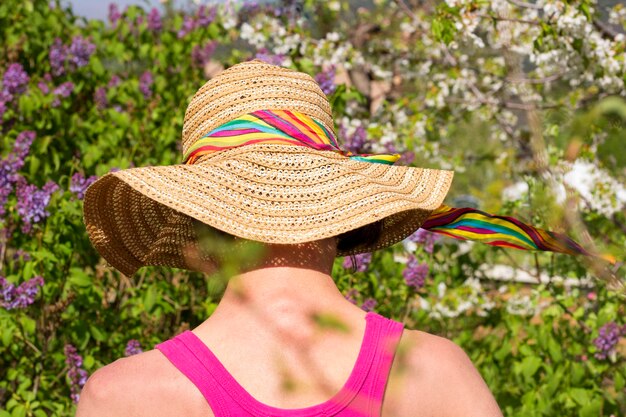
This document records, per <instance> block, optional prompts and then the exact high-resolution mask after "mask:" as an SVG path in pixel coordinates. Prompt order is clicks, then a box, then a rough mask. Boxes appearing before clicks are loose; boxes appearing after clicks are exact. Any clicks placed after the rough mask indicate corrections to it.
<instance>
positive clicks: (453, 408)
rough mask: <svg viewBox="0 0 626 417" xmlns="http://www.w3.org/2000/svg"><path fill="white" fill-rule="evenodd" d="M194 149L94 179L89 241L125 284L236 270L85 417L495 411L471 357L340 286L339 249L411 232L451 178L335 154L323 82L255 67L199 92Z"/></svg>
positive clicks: (88, 399) (237, 69) (115, 368)
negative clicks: (199, 312) (185, 326)
mask: <svg viewBox="0 0 626 417" xmlns="http://www.w3.org/2000/svg"><path fill="white" fill-rule="evenodd" d="M183 153H184V155H183V159H184V164H182V165H173V166H162V167H142V168H132V169H127V170H123V171H118V172H114V173H109V174H107V175H105V176H103V177H102V178H100V179H99V180H98V181H96V182H95V183H94V184H92V186H91V187H90V188H89V189H88V191H87V193H86V196H85V205H84V210H85V222H86V226H87V230H88V233H89V235H90V238H91V240H92V243H93V244H94V246H95V247H96V249H97V250H98V251H99V252H100V253H101V254H102V256H103V257H104V258H105V259H107V261H108V262H109V263H110V264H111V265H113V266H115V267H116V268H117V269H118V270H120V271H121V272H123V273H124V274H126V275H128V276H131V275H133V274H134V273H135V272H136V271H137V269H139V268H140V267H142V266H144V265H166V266H174V267H179V268H185V269H189V270H196V271H204V272H207V273H212V272H215V271H216V270H217V269H218V268H220V267H224V266H226V265H231V262H232V259H233V255H235V259H241V265H239V267H240V270H239V271H238V272H237V273H235V274H234V275H233V276H232V277H230V279H229V280H228V284H227V287H226V290H225V293H224V296H223V298H222V300H221V301H220V303H219V306H218V307H217V309H216V310H215V312H214V313H213V314H212V315H211V316H210V317H209V318H207V319H206V320H205V321H204V322H203V323H202V324H200V325H199V326H197V327H196V328H194V329H192V330H190V331H185V332H183V333H181V334H179V335H176V336H174V337H172V338H171V339H169V340H166V341H164V342H162V343H160V344H158V345H157V346H156V347H155V349H153V350H150V351H147V352H144V353H141V354H138V355H134V356H131V357H128V358H122V359H118V360H117V361H115V362H113V363H112V364H110V365H107V366H105V367H103V368H101V369H99V370H98V371H96V372H95V373H94V374H93V375H92V376H91V377H90V378H89V380H88V381H87V384H86V385H85V387H84V388H83V392H82V393H81V397H80V401H79V404H78V411H77V416H78V417H95V416H118V415H119V416H127V417H131V416H150V417H158V416H177V415H181V416H190V417H192V416H204V417H207V416H213V415H215V416H344V417H348V416H396V417H402V416H461V415H462V416H465V417H467V416H481V417H485V416H501V412H500V410H499V408H498V406H497V404H496V402H495V400H494V398H493V396H492V395H491V393H490V391H489V389H488V388H487V386H486V384H485V382H484V381H483V379H482V378H481V376H480V374H479V373H478V372H477V370H476V369H475V368H474V366H473V365H472V363H471V361H470V360H469V358H468V357H467V355H466V354H465V353H464V352H463V350H462V349H460V348H459V347H458V346H456V345H455V344H454V343H452V342H451V341H449V340H447V339H444V338H441V337H437V336H433V335H430V334H428V333H425V332H421V331H418V330H408V329H404V328H403V327H404V326H403V325H402V323H400V322H397V321H394V320H390V319H388V318H385V317H383V316H380V315H378V314H377V313H373V312H370V313H365V312H364V311H362V310H361V309H359V308H358V307H356V306H354V305H353V304H352V303H350V302H349V301H347V300H346V299H345V297H344V296H343V295H342V294H341V293H340V292H339V290H338V288H337V287H336V285H335V283H334V281H333V278H332V276H331V271H332V265H333V261H334V259H335V257H337V256H347V255H352V254H357V253H364V252H371V251H373V250H377V249H381V248H384V247H388V246H390V245H392V244H393V243H396V242H399V241H400V240H402V239H404V238H406V237H407V236H409V235H410V234H412V233H413V232H414V231H415V230H417V228H419V227H420V226H421V225H422V224H423V223H424V221H425V220H426V219H427V218H428V217H429V215H431V214H432V213H433V212H434V210H435V209H437V208H438V207H440V206H441V203H442V200H443V198H444V197H445V194H446V193H447V191H448V188H449V186H450V182H451V180H452V172H450V171H444V170H434V169H421V168H412V167H404V166H393V165H392V164H393V162H394V161H395V160H397V159H398V157H399V155H397V154H396V155H371V154H359V155H355V154H352V153H350V152H347V151H343V150H341V149H340V148H339V145H338V143H337V140H336V135H335V133H334V124H333V121H332V112H331V109H330V105H329V103H328V101H327V99H326V96H325V95H324V94H323V93H322V91H321V90H320V88H319V86H318V85H317V83H316V82H315V81H314V80H313V79H312V78H311V77H310V76H308V75H307V74H305V73H301V72H297V71H293V70H290V69H286V68H282V67H278V66H274V65H270V64H266V63H264V62H262V61H259V60H252V61H248V62H243V63H240V64H237V65H234V66H232V67H230V68H228V69H227V70H225V71H223V72H222V73H220V74H218V75H217V76H216V77H215V78H213V79H211V80H210V81H209V82H207V83H206V84H205V85H204V86H203V87H202V88H200V90H198V92H197V93H196V95H195V96H194V98H193V99H192V101H191V103H190V105H189V107H188V108H187V112H186V114H185V122H184V127H183ZM216 242H217V243H216ZM250 247H252V248H253V249H255V248H256V249H260V252H258V251H257V256H256V257H251V258H246V257H245V256H244V255H245V254H247V253H249V250H248V249H249V248H250Z"/></svg>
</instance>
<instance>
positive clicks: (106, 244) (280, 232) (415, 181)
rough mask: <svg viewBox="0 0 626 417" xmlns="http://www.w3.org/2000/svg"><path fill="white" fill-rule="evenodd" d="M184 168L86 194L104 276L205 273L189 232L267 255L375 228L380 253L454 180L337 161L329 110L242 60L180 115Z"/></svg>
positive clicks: (307, 86) (370, 245) (116, 180)
mask: <svg viewBox="0 0 626 417" xmlns="http://www.w3.org/2000/svg"><path fill="white" fill-rule="evenodd" d="M182 150H183V159H182V160H183V163H181V164H177V165H168V166H146V167H137V168H130V169H124V170H120V171H115V172H109V173H107V174H105V175H103V176H102V177H100V178H99V179H98V180H97V181H96V182H94V183H93V184H92V185H91V186H90V187H89V188H88V189H87V191H86V193H85V199H84V221H85V225H86V228H87V232H88V234H89V238H90V239H91V242H92V243H93V245H94V246H95V248H96V249H97V250H98V252H99V253H100V254H101V255H102V256H103V257H104V258H105V259H106V261H108V263H109V264H110V265H112V266H113V267H115V268H116V269H118V270H119V271H121V272H122V273H124V274H125V275H128V276H130V275H133V274H134V273H135V272H136V271H137V270H138V269H139V268H141V267H142V266H146V265H161V266H172V267H177V268H183V269H189V270H198V271H200V270H204V271H206V270H207V267H209V266H210V265H207V263H209V264H210V263H212V262H213V259H212V258H211V257H210V256H207V255H204V254H203V251H202V250H200V248H199V247H198V246H199V244H198V236H196V232H197V228H196V227H194V225H195V224H197V222H198V221H199V222H201V223H204V224H206V225H209V226H211V227H213V228H215V229H219V230H221V231H223V232H226V233H228V234H231V235H234V236H237V237H240V238H244V239H249V240H254V241H259V242H265V243H275V244H295V243H302V242H309V241H314V240H320V239H324V238H327V237H331V236H339V240H341V239H342V237H341V235H342V234H345V233H346V232H348V231H351V230H355V229H358V228H362V227H365V226H367V225H369V224H371V223H373V222H380V230H381V233H380V236H379V237H378V239H377V240H375V241H373V242H372V241H369V242H365V241H364V243H363V244H356V245H352V247H351V248H350V249H347V250H342V249H341V246H342V245H341V244H340V245H339V249H338V251H337V256H346V255H352V254H358V253H365V252H371V251H374V250H377V249H381V248H385V247H388V246H390V245H392V244H394V243H396V242H399V241H401V240H403V239H405V238H406V237H407V236H409V235H411V234H412V233H413V232H415V231H416V230H417V229H418V228H419V227H420V225H421V224H422V223H423V222H424V221H425V220H426V218H427V217H428V216H429V215H430V214H431V213H432V212H433V210H435V209H437V208H438V207H440V206H441V204H442V201H443V199H444V197H445V195H446V194H447V192H448V189H449V188H450V184H451V181H452V177H453V171H449V170H438V169H428V168H416V167H409V166H395V165H393V162H395V160H397V159H398V158H399V156H400V155H397V154H393V155H388V154H378V155H376V154H354V153H351V152H349V151H346V150H343V149H341V147H340V145H339V142H338V140H337V135H336V133H335V125H334V122H333V117H332V111H331V106H330V103H329V101H328V99H327V97H326V95H325V94H324V93H323V92H322V90H321V88H320V87H319V85H318V84H317V82H316V81H315V80H314V79H313V78H312V77H311V76H310V75H308V74H306V73H303V72H299V71H295V70H292V69H288V68H284V67H280V66H276V65H271V64H268V63H265V62H263V61H260V60H256V59H255V60H251V61H246V62H242V63H239V64H236V65H233V66H231V67H229V68H227V69H225V70H224V71H222V72H220V73H219V74H218V75H216V76H215V77H214V78H212V79H211V80H209V81H208V82H207V83H206V84H204V85H203V86H202V87H201V88H200V89H199V90H198V91H197V92H196V94H195V95H194V96H193V99H192V100H191V103H190V104H189V106H188V107H187V111H186V112H185V118H184V123H183V132H182Z"/></svg>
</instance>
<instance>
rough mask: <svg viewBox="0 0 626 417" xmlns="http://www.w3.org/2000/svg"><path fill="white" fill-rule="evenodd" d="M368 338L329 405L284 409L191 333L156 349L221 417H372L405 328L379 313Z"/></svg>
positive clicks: (372, 316) (371, 318)
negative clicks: (263, 398)
mask: <svg viewBox="0 0 626 417" xmlns="http://www.w3.org/2000/svg"><path fill="white" fill-rule="evenodd" d="M365 320H366V327H365V334H364V335H363V340H362V343H361V347H360V350H359V354H358V357H357V360H356V363H355V365H354V367H353V369H352V372H351V373H350V376H349V377H348V380H347V381H346V383H345V384H344V386H343V387H342V388H341V389H340V390H339V391H338V392H337V393H336V394H335V395H334V396H333V397H332V398H330V399H329V400H327V401H325V402H323V403H320V404H316V405H313V406H309V407H304V408H298V409H283V408H277V407H272V406H270V405H267V404H264V403H261V402H260V401H258V400H256V399H255V398H254V397H252V396H251V395H250V394H249V393H248V392H247V391H246V390H245V389H244V388H243V387H242V386H241V385H240V384H239V383H238V382H237V381H236V380H235V379H234V378H233V376H232V375H231V374H230V373H229V372H228V370H227V369H226V368H225V367H224V366H223V365H222V363H221V362H220V361H219V359H218V358H217V357H216V356H215V355H214V354H213V352H212V351H211V350H210V349H209V347H208V346H206V345H205V344H204V343H203V342H202V341H201V340H200V339H199V338H198V337H197V336H196V335H195V333H193V332H191V331H189V330H187V331H185V332H183V333H181V334H179V335H178V336H176V337H174V338H172V339H169V340H167V341H165V342H162V343H160V344H158V345H156V346H155V348H156V349H159V350H160V351H161V352H162V353H163V354H164V355H165V356H166V357H167V358H168V359H169V360H170V362H172V364H173V365H174V366H175V367H176V368H178V369H179V370H180V371H181V372H182V373H183V374H184V375H186V376H187V377H188V378H189V380H191V382H193V384H194V385H196V387H198V389H199V390H200V392H201V393H202V394H203V395H204V397H205V398H206V400H207V402H208V403H209V406H210V407H211V409H212V410H213V413H214V414H215V416H216V417H223V416H273V417H287V416H298V417H314V416H340V417H365V416H367V417H369V416H379V415H380V410H381V407H382V400H383V397H384V392H385V388H386V384H387V379H388V377H389V371H390V369H391V364H392V362H393V358H394V355H395V351H396V347H397V344H398V342H399V340H400V337H401V336H402V331H403V328H404V325H403V324H402V323H400V322H396V321H393V320H390V319H387V318H385V317H383V316H381V315H379V314H377V313H375V312H368V313H367V314H366V316H365Z"/></svg>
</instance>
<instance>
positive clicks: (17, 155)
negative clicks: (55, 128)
mask: <svg viewBox="0 0 626 417" xmlns="http://www.w3.org/2000/svg"><path fill="white" fill-rule="evenodd" d="M34 140H35V132H33V131H31V130H25V131H23V132H21V133H20V134H19V135H17V138H16V139H15V143H14V144H13V149H12V151H11V152H10V153H9V154H8V155H7V157H6V158H5V159H3V160H0V217H1V216H4V214H5V208H4V206H5V204H6V202H7V199H8V197H9V194H11V191H13V185H14V184H15V182H16V181H17V175H16V174H17V172H18V171H19V170H20V169H22V167H23V166H24V159H26V156H27V155H28V151H29V149H30V145H31V144H32V143H33V141H34Z"/></svg>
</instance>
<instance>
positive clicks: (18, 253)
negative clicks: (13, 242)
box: [13, 248, 30, 261]
mask: <svg viewBox="0 0 626 417" xmlns="http://www.w3.org/2000/svg"><path fill="white" fill-rule="evenodd" d="M20 258H22V259H23V260H24V261H29V260H30V254H29V253H28V252H26V251H25V250H24V249H21V248H20V249H18V250H16V251H15V253H14V254H13V260H18V259H20Z"/></svg>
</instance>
